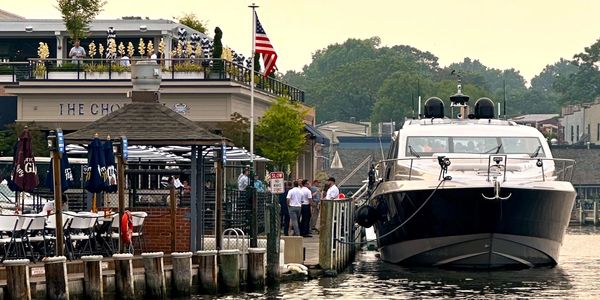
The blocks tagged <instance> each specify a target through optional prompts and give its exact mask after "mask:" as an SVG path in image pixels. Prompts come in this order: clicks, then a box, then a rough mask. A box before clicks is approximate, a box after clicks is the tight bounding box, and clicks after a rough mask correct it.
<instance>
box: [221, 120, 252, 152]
mask: <svg viewBox="0 0 600 300" xmlns="http://www.w3.org/2000/svg"><path fill="white" fill-rule="evenodd" d="M230 120H231V121H229V122H223V123H221V124H220V127H221V129H223V136H224V137H226V138H228V139H230V140H231V141H232V142H233V144H234V145H235V146H237V147H244V148H246V149H249V148H250V133H249V130H250V119H248V118H246V117H244V116H242V115H241V114H240V113H238V112H234V113H232V114H231V119H230Z"/></svg>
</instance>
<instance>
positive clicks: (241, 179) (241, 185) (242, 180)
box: [237, 168, 250, 192]
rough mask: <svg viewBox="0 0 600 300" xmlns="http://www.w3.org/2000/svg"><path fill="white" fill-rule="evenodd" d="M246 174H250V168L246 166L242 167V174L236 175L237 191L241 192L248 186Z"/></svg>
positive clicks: (248, 180) (248, 181) (248, 179)
mask: <svg viewBox="0 0 600 300" xmlns="http://www.w3.org/2000/svg"><path fill="white" fill-rule="evenodd" d="M248 175H250V169H248V168H246V169H244V171H243V172H242V174H240V176H238V180H237V183H238V191H240V192H243V191H245V190H246V188H247V187H248V184H250V178H249V177H248Z"/></svg>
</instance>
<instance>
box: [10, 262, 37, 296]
mask: <svg viewBox="0 0 600 300" xmlns="http://www.w3.org/2000/svg"><path fill="white" fill-rule="evenodd" d="M3 263H4V265H5V266H6V274H7V280H6V285H7V288H6V292H7V294H8V299H12V300H22V299H26V300H31V287H30V285H29V266H28V264H29V260H28V259H14V260H5V261H4V262H3Z"/></svg>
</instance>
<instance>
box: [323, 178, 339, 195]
mask: <svg viewBox="0 0 600 300" xmlns="http://www.w3.org/2000/svg"><path fill="white" fill-rule="evenodd" d="M327 184H328V185H329V188H328V189H327V195H326V196H325V199H327V200H333V199H338V197H339V196H340V190H339V189H338V187H337V186H336V185H335V178H333V177H329V179H327Z"/></svg>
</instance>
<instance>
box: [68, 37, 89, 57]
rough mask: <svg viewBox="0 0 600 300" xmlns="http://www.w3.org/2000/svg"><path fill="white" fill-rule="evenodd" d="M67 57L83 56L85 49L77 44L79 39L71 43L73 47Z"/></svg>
mask: <svg viewBox="0 0 600 300" xmlns="http://www.w3.org/2000/svg"><path fill="white" fill-rule="evenodd" d="M69 57H70V58H71V59H72V60H81V59H82V58H84V57H85V49H83V47H81V46H80V45H79V40H75V43H73V48H71V51H69Z"/></svg>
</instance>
